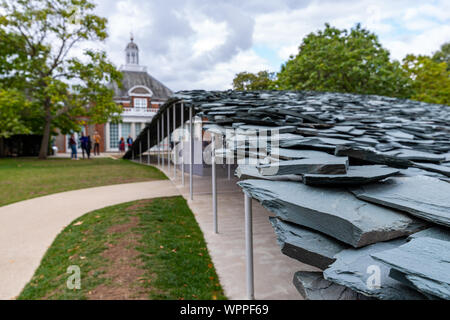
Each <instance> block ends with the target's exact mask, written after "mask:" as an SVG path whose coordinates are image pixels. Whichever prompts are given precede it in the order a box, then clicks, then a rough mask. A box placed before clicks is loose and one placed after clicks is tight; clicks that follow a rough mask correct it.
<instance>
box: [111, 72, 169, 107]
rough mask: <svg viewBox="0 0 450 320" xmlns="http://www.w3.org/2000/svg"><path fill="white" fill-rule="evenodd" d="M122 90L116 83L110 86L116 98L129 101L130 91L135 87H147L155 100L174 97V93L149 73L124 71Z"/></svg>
mask: <svg viewBox="0 0 450 320" xmlns="http://www.w3.org/2000/svg"><path fill="white" fill-rule="evenodd" d="M122 74H123V78H122V86H123V87H122V88H119V87H118V86H117V84H116V83H113V84H110V86H112V88H114V91H115V95H116V98H122V99H127V98H129V96H128V91H129V90H130V89H131V88H133V87H134V86H146V87H147V88H149V89H150V90H152V92H153V99H157V100H163V101H165V100H167V99H169V97H171V96H172V95H173V92H172V91H171V90H170V89H169V88H167V87H166V86H165V85H164V84H162V83H161V82H160V81H158V80H157V79H155V78H154V77H152V76H151V75H150V74H148V73H147V72H137V71H128V70H124V71H122Z"/></svg>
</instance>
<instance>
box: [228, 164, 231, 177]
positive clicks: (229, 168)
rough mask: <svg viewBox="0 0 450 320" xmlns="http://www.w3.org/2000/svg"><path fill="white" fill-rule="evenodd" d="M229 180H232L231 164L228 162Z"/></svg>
mask: <svg viewBox="0 0 450 320" xmlns="http://www.w3.org/2000/svg"><path fill="white" fill-rule="evenodd" d="M228 180H231V164H228Z"/></svg>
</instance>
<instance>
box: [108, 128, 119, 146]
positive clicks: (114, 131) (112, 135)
mask: <svg viewBox="0 0 450 320" xmlns="http://www.w3.org/2000/svg"><path fill="white" fill-rule="evenodd" d="M109 147H110V148H111V149H117V148H118V147H119V125H118V124H117V123H110V124H109Z"/></svg>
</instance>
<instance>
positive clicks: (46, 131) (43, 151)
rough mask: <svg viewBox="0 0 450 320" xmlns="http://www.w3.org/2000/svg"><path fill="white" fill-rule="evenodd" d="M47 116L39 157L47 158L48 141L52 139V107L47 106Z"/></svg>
mask: <svg viewBox="0 0 450 320" xmlns="http://www.w3.org/2000/svg"><path fill="white" fill-rule="evenodd" d="M45 109H46V117H45V126H44V133H43V135H42V142H41V150H40V151H39V159H41V160H45V159H47V155H48V142H49V141H50V126H51V122H52V118H51V115H50V107H46V108H45Z"/></svg>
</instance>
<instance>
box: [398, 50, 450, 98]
mask: <svg viewBox="0 0 450 320" xmlns="http://www.w3.org/2000/svg"><path fill="white" fill-rule="evenodd" d="M438 61H439V60H438ZM403 68H404V69H405V70H406V71H407V72H408V74H409V77H410V78H411V79H412V80H413V84H412V89H413V94H412V96H411V99H413V100H419V101H423V102H429V103H440V104H446V105H450V71H449V69H448V65H447V63H445V62H436V61H435V60H434V59H432V58H430V57H427V56H415V55H412V54H410V55H407V56H406V57H405V58H404V59H403Z"/></svg>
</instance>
